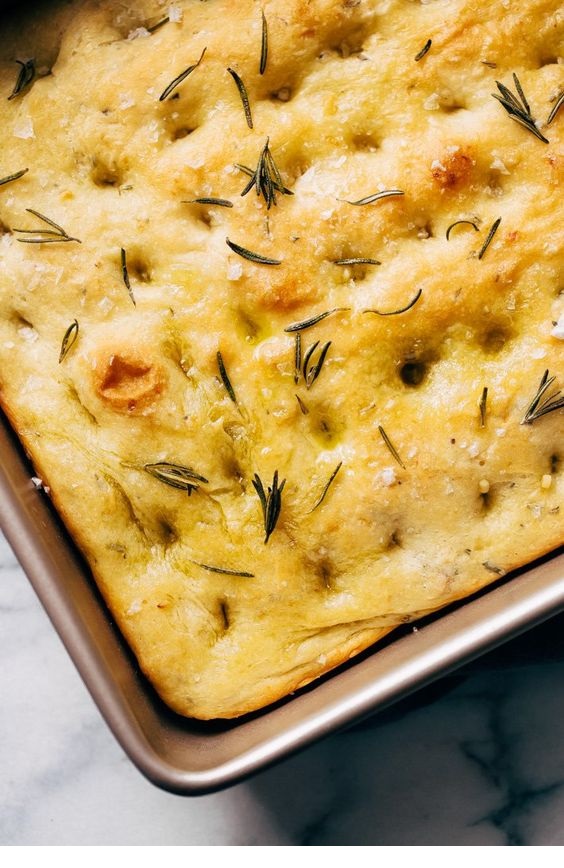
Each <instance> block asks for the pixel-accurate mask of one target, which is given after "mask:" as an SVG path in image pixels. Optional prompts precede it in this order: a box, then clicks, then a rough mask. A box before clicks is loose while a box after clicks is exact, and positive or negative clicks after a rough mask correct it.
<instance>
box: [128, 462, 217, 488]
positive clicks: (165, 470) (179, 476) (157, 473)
mask: <svg viewBox="0 0 564 868" xmlns="http://www.w3.org/2000/svg"><path fill="white" fill-rule="evenodd" d="M143 469H144V470H146V471H147V473H150V474H151V476H154V477H155V479H158V480H159V482H164V484H165V485H170V487H171V488H179V489H181V490H182V491H187V492H188V495H191V494H192V492H193V491H197V490H198V488H199V487H200V486H199V485H198V483H199V482H207V481H208V480H207V479H206V477H205V476H202V475H201V474H200V473H196V472H195V471H194V470H192V469H191V468H190V467H185V466H184V465H183V464H171V463H169V462H168V461H159V462H158V463H157V464H145V465H144V467H143Z"/></svg>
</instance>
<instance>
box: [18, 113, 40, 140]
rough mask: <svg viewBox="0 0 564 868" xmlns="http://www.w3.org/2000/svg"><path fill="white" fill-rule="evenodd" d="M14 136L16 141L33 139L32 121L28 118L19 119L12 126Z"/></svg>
mask: <svg viewBox="0 0 564 868" xmlns="http://www.w3.org/2000/svg"><path fill="white" fill-rule="evenodd" d="M14 135H15V137H16V138H17V139H34V138H35V131H34V129H33V121H32V120H31V118H30V117H29V115H28V116H26V117H20V118H18V119H17V120H16V122H15V124H14Z"/></svg>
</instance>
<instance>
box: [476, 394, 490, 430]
mask: <svg viewBox="0 0 564 868" xmlns="http://www.w3.org/2000/svg"><path fill="white" fill-rule="evenodd" d="M487 402H488V387H487V386H484V388H483V389H482V397H481V398H480V403H479V405H478V406H479V408H480V428H485V427H486V412H487Z"/></svg>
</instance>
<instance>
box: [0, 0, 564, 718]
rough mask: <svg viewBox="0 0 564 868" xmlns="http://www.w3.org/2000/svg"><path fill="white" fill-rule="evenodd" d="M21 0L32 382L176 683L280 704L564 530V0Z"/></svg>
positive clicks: (232, 702) (13, 46)
mask: <svg viewBox="0 0 564 868" xmlns="http://www.w3.org/2000/svg"><path fill="white" fill-rule="evenodd" d="M25 6H26V9H25V11H24V12H21V13H20V12H18V13H16V12H11V13H10V14H9V16H7V17H8V24H7V25H4V24H3V28H2V34H1V36H0V117H1V122H2V131H3V132H2V149H1V152H0V181H1V182H2V183H0V221H1V223H0V226H1V237H0V251H1V271H0V384H1V402H2V406H3V407H4V409H5V411H6V413H7V414H8V416H9V418H10V419H11V421H12V423H13V425H14V427H15V428H16V430H17V431H18V433H19V435H20V437H21V439H22V441H23V443H24V444H25V446H26V449H27V450H28V451H29V453H30V455H31V456H32V459H33V461H34V464H35V468H36V472H37V475H38V476H39V477H41V478H42V479H43V481H44V484H45V485H46V486H48V487H49V489H50V493H51V497H52V498H53V501H54V504H55V506H56V508H57V509H58V511H59V513H60V514H61V516H62V517H63V519H64V521H65V522H66V524H67V526H68V528H69V529H70V531H71V533H72V535H73V537H74V539H75V540H76V542H77V544H78V545H79V547H80V548H81V550H82V551H83V552H84V554H85V556H86V558H87V560H88V562H89V564H90V565H91V568H92V571H93V574H94V576H95V578H96V581H97V583H98V585H99V587H100V588H101V591H102V593H103V595H104V597H105V599H106V600H107V603H108V605H109V607H110V610H111V612H112V613H113V616H114V617H115V619H116V621H117V623H118V624H119V626H120V628H121V630H122V631H123V633H124V635H125V637H126V638H127V640H128V642H129V643H130V644H131V647H132V648H133V649H134V651H135V654H136V655H137V657H138V659H139V662H140V665H141V667H142V669H143V670H144V672H145V673H146V674H147V676H148V677H149V679H150V680H151V681H152V683H153V684H154V685H155V687H156V689H157V690H158V692H159V693H160V695H161V696H162V697H163V699H164V700H165V701H166V702H167V703H168V704H169V705H170V706H171V707H172V708H173V709H175V710H176V711H178V712H180V713H181V714H184V715H189V716H194V717H199V718H214V717H232V716H236V715H240V714H242V713H245V712H248V711H251V710H254V709H257V708H260V707H262V706H265V705H266V704H268V703H270V702H272V701H274V700H276V699H278V698H280V697H282V696H284V695H286V694H288V693H290V692H292V691H294V690H296V689H297V688H299V687H300V686H301V685H304V684H307V683H308V682H310V681H311V680H312V679H314V678H316V677H318V676H319V675H321V674H322V673H325V672H327V671H328V670H329V669H331V668H332V667H335V666H336V665H338V664H339V663H341V662H343V661H346V660H347V659H349V658H350V657H352V656H353V655H355V654H357V653H358V652H359V651H361V650H363V649H365V648H366V647H367V646H369V645H370V644H371V643H373V642H375V640H377V639H379V638H380V637H382V636H384V635H385V634H386V633H388V632H389V631H390V630H391V629H392V628H394V627H395V626H397V625H398V624H402V623H405V622H408V621H410V620H412V619H414V618H416V617H418V616H421V615H423V614H425V613H429V612H432V611H434V610H436V609H438V608H440V607H442V606H444V605H446V604H448V603H450V602H452V601H455V600H458V599H461V598H463V597H465V596H466V595H469V594H471V593H473V592H475V591H476V590H478V589H479V588H481V587H483V586H484V585H486V584H487V583H489V582H492V581H493V580H495V579H497V578H498V577H499V576H501V575H503V574H505V573H506V572H507V571H509V570H512V569H514V568H516V567H518V566H519V565H522V564H526V563H528V562H530V561H531V560H533V559H534V558H536V557H537V556H539V555H541V554H542V553H545V552H547V551H550V550H551V549H554V548H556V547H558V546H559V545H560V544H561V543H562V542H563V540H564V509H563V508H562V507H563V495H564V474H563V472H562V456H563V454H564V444H563V433H564V412H563V410H562V405H563V401H562V397H561V393H560V392H559V390H560V389H562V388H564V359H563V347H564V344H563V338H564V295H563V293H564V206H563V204H562V198H563V197H562V189H561V182H562V180H563V178H564V107H562V110H561V106H562V91H563V90H564V66H563V64H562V56H563V55H564V14H563V12H562V5H561V2H560V0H528V2H524V3H519V4H517V3H513V2H511V3H510V2H509V0H508V2H495V3H492V2H485V0H484V2H476V0H471V2H470V0H452V2H441V0H436V2H432V0H428V2H413V0H260V2H259V0H208V2H200V0H178V2H175V3H174V5H172V6H168V5H167V4H166V3H164V4H163V3H159V2H152V0H143V2H139V3H135V4H131V7H132V8H129V9H128V8H127V7H126V6H125V5H124V4H122V3H118V2H117V0H71V2H67V0H65V2H63V0H52V2H47V3H43V4H40V5H39V6H38V7H37V10H36V11H33V4H32V3H31V2H30V3H29V4H27V3H26V4H25ZM24 170H26V171H25V172H24Z"/></svg>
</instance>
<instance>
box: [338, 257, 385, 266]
mask: <svg viewBox="0 0 564 868" xmlns="http://www.w3.org/2000/svg"><path fill="white" fill-rule="evenodd" d="M333 265H382V263H381V262H380V261H379V260H378V259H366V258H365V257H363V256H353V257H350V258H349V259H334V260H333Z"/></svg>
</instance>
